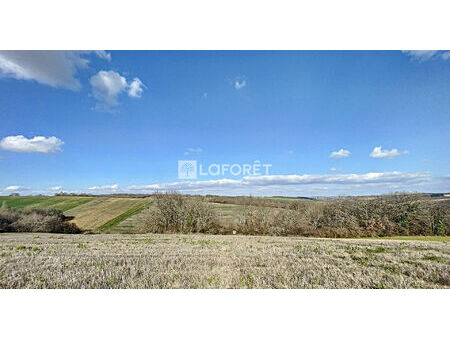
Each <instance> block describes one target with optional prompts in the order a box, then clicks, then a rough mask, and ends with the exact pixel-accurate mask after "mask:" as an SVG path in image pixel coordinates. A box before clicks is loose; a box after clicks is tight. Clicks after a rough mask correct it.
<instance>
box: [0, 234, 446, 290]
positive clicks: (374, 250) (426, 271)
mask: <svg viewBox="0 0 450 338" xmlns="http://www.w3.org/2000/svg"><path fill="white" fill-rule="evenodd" d="M449 287H450V244H449V243H448V242H446V241H437V242H434V241H433V242H431V241H429V242H425V241H397V240H367V239H314V238H300V237H265V236H239V235H236V236H223V235H199V234H197V235H181V234H173V235H170V234H164V235H162V234H159V235H158V234H151V235H125V234H120V235H114V234H112V235H111V234H99V235H59V234H44V233H3V234H0V288H449Z"/></svg>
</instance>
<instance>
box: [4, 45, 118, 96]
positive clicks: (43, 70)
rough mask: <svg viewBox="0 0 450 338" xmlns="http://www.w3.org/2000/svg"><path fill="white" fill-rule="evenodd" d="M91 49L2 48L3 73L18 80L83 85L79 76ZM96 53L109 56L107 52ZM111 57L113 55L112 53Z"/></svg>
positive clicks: (71, 85) (86, 62) (78, 86)
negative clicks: (11, 49)
mask: <svg viewBox="0 0 450 338" xmlns="http://www.w3.org/2000/svg"><path fill="white" fill-rule="evenodd" d="M89 53H92V52H90V51H0V76H6V77H12V78H15V79H18V80H35V81H37V82H39V83H41V84H45V85H49V86H52V87H62V88H66V89H71V90H77V89H80V88H81V84H80V81H79V80H78V79H77V78H76V73H77V71H78V70H79V69H82V68H86V66H87V65H88V63H89V60H88V59H86V58H85V57H84V56H85V55H87V54H89ZM94 54H95V55H97V56H99V57H103V58H108V57H107V55H109V54H107V53H106V52H101V51H96V52H95V53H94ZM109 58H110V56H109Z"/></svg>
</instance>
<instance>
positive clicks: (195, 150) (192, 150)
mask: <svg viewBox="0 0 450 338" xmlns="http://www.w3.org/2000/svg"><path fill="white" fill-rule="evenodd" d="M202 151H203V149H202V148H200V147H198V148H187V149H186V151H185V152H184V155H185V156H189V155H199V154H200V153H201V152H202Z"/></svg>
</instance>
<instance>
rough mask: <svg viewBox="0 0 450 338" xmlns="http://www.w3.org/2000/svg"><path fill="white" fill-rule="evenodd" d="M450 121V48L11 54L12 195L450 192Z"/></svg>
mask: <svg viewBox="0 0 450 338" xmlns="http://www.w3.org/2000/svg"><path fill="white" fill-rule="evenodd" d="M449 117H450V54H449V52H437V51H412V52H401V51H332V52H327V51H311V52H309V51H298V52H292V51H283V52H282V51H278V52H271V51H242V52H239V51H107V52H69V51H64V52H59V51H53V52H52V51H50V52H48V51H47V52H23V51H22V52H14V51H8V52H0V121H1V122H0V140H1V141H0V173H1V175H0V194H3V195H5V194H9V193H11V192H15V191H18V192H20V193H21V194H35V193H44V194H52V193H54V192H55V191H59V190H64V191H68V192H71V191H74V192H92V193H107V192H152V191H154V190H166V189H167V190H169V189H170V190H179V191H182V192H187V193H201V194H204V193H216V194H232V195H233V194H253V195H291V196H317V195H326V196H334V195H341V194H345V195H350V194H358V195H361V194H371V193H387V192H392V191H405V190H407V191H429V192H430V191H439V192H443V191H449V190H450V182H449V170H448V169H449V158H450V156H449V155H450V154H449V149H450V148H449V130H450V123H449V121H450V118H449ZM379 147H381V148H379ZM333 152H334V155H333ZM178 160H197V163H198V164H202V166H203V167H204V168H205V167H208V166H209V165H210V164H213V163H216V164H219V165H222V164H229V165H232V164H239V165H243V164H253V163H254V161H256V160H259V161H260V162H261V163H262V164H270V165H271V167H270V173H269V175H263V176H260V177H256V178H255V177H243V176H242V175H238V176H235V175H231V174H229V173H225V175H219V176H212V175H207V176H203V177H198V178H197V179H196V180H180V179H178V176H177V175H178V172H177V170H178V168H177V161H178Z"/></svg>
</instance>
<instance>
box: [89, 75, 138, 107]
mask: <svg viewBox="0 0 450 338" xmlns="http://www.w3.org/2000/svg"><path fill="white" fill-rule="evenodd" d="M90 84H91V86H92V91H93V94H94V97H95V98H96V99H97V100H98V101H100V102H102V103H105V104H107V105H109V106H114V105H117V97H118V96H119V95H120V94H121V93H123V92H125V91H127V92H128V96H130V97H132V98H139V97H141V96H142V92H143V90H144V89H143V88H144V87H145V86H144V84H143V83H142V81H141V80H139V79H138V78H137V77H135V78H134V79H133V81H132V82H131V83H130V84H128V82H127V79H126V78H125V77H123V76H122V75H120V74H119V73H117V72H115V71H113V70H110V71H105V70H101V71H99V72H98V73H97V74H95V75H94V76H92V77H91V79H90Z"/></svg>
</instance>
